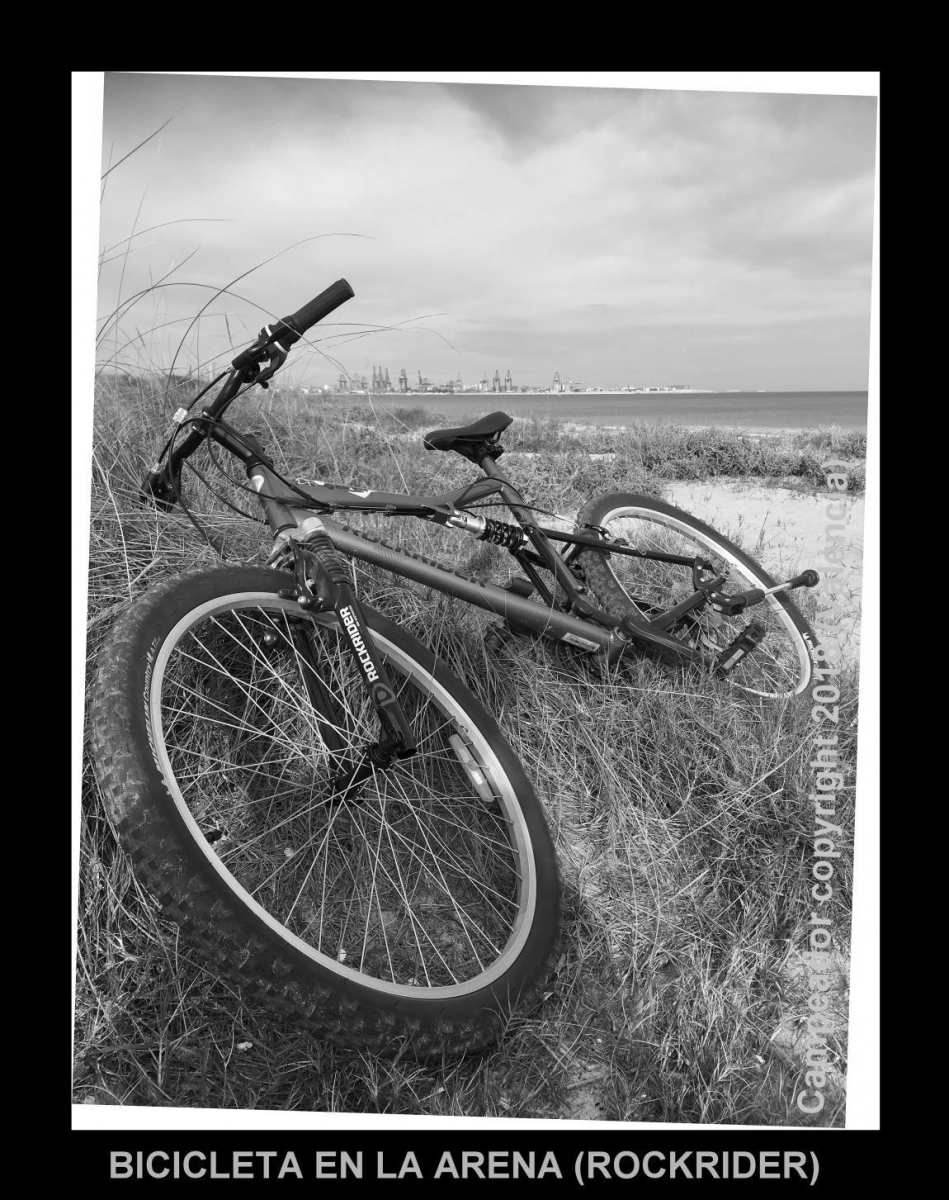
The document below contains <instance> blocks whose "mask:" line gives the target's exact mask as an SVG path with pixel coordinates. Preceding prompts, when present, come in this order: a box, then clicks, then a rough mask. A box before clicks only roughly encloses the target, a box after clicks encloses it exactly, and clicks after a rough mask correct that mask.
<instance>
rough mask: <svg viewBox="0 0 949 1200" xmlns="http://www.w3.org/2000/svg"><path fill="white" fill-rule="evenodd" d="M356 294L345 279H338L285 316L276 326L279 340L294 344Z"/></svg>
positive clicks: (288, 344)
mask: <svg viewBox="0 0 949 1200" xmlns="http://www.w3.org/2000/svg"><path fill="white" fill-rule="evenodd" d="M355 294H356V293H355V292H354V291H353V289H352V288H351V287H350V286H349V284H348V283H347V282H346V280H345V279H337V280H336V282H335V283H331V284H330V285H329V287H328V288H327V289H326V290H325V291H323V292H320V294H319V295H318V296H315V297H314V298H313V299H312V300H311V301H310V302H309V304H304V306H303V307H302V308H300V309H297V311H296V312H295V313H293V315H292V316H289V317H284V318H283V319H282V320H281V321H279V322H278V323H277V324H276V325H275V326H274V332H275V333H276V334H277V338H278V340H279V341H280V342H281V343H282V344H283V345H284V346H292V345H293V343H294V342H297V341H299V340H300V337H301V336H302V335H303V334H304V333H306V331H307V330H308V329H310V328H311V327H312V326H313V325H315V324H316V323H317V321H322V320H323V318H324V317H328V316H329V315H330V313H331V312H333V310H334V309H337V308H339V306H340V305H341V304H345V303H346V301H347V300H351V299H352V298H353V296H355Z"/></svg>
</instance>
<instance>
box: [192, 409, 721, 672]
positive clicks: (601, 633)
mask: <svg viewBox="0 0 949 1200" xmlns="http://www.w3.org/2000/svg"><path fill="white" fill-rule="evenodd" d="M207 436H209V437H211V438H213V439H214V440H215V441H217V442H218V443H220V444H221V445H222V446H224V448H225V449H227V450H228V451H230V452H231V453H232V454H234V455H235V456H236V457H237V458H239V459H241V460H242V461H243V462H244V465H245V468H246V471H247V475H248V477H249V479H250V481H251V484H252V485H253V487H254V488H255V490H256V491H257V493H258V498H259V500H260V503H261V505H262V507H263V510H264V513H265V515H266V518H267V521H268V523H269V525H270V528H271V530H272V532H273V534H274V537H275V538H276V539H277V542H278V547H279V544H280V543H287V542H292V541H293V540H295V539H306V538H307V537H309V536H312V535H313V534H316V533H325V534H326V535H327V536H328V537H329V538H330V540H331V541H332V543H333V545H334V546H335V548H336V549H337V550H339V551H341V552H342V553H343V554H344V555H346V556H347V557H350V558H354V559H358V560H359V561H361V562H366V563H369V564H371V565H373V566H376V567H380V568H382V569H383V570H385V571H389V572H392V573H393V574H395V575H399V576H402V577H404V578H406V579H411V580H414V581H415V582H417V583H421V584H423V585H424V586H426V587H430V588H434V589H435V590H436V591H440V592H443V593H445V594H446V595H449V596H454V597H457V598H458V599H460V600H463V601H465V602H466V603H468V604H472V605H474V606H476V607H478V608H482V609H485V610H487V611H489V612H493V613H496V614H497V615H498V616H500V617H502V618H504V619H505V620H506V621H509V622H515V623H516V624H518V625H522V626H526V627H527V628H528V629H530V630H532V631H533V632H535V633H537V634H539V635H541V636H543V637H547V638H553V639H555V640H558V641H566V642H568V643H570V644H572V645H575V646H579V647H580V648H581V649H584V650H587V651H591V652H595V653H598V654H600V655H602V656H603V657H605V658H606V659H607V661H609V662H612V661H614V660H615V659H616V658H618V657H619V656H620V655H621V654H622V653H623V652H624V651H626V650H628V649H630V648H631V647H636V648H638V649H639V650H640V651H643V652H647V653H650V654H653V655H658V656H660V657H662V658H665V659H668V660H672V661H677V662H680V663H681V662H695V663H699V664H701V665H704V666H706V667H714V666H715V660H714V659H713V658H712V657H711V656H710V655H709V654H707V653H706V652H704V651H703V650H699V649H693V648H692V647H689V646H687V645H686V644H685V643H683V642H681V641H679V640H678V639H677V638H675V637H673V636H671V635H669V634H667V633H665V632H664V631H663V629H662V628H660V627H657V625H655V624H654V623H652V622H650V621H648V620H647V619H646V618H645V617H640V616H637V615H635V614H634V615H630V616H625V617H622V618H618V617H615V616H613V615H612V614H611V613H608V612H606V611H605V610H604V609H601V608H599V607H598V606H596V605H594V604H592V603H591V602H590V601H589V600H588V599H586V597H585V596H584V595H583V592H584V591H585V589H584V588H583V587H582V585H581V584H580V583H579V582H578V580H577V579H576V578H575V576H574V575H573V573H572V571H571V570H570V565H569V564H570V562H571V561H572V558H573V556H575V555H577V554H579V553H580V551H581V550H582V549H583V547H584V546H590V547H598V548H602V546H603V539H602V537H601V536H597V535H595V534H582V533H581V534H567V533H563V532H561V531H559V530H554V529H546V528H542V527H539V526H537V525H536V524H535V523H534V521H533V519H532V517H531V513H530V510H529V509H528V508H527V506H526V502H525V500H524V498H523V497H522V496H521V494H520V493H519V492H518V491H517V489H516V488H515V487H514V485H513V483H512V482H511V480H510V479H509V478H508V477H507V476H506V475H505V474H504V472H503V471H502V470H501V468H500V467H498V465H497V463H496V461H495V460H494V458H493V457H491V456H490V455H488V456H485V457H484V458H483V459H482V460H481V461H480V462H479V464H478V465H479V466H480V467H481V469H482V471H484V478H482V479H478V480H475V481H474V482H473V483H471V484H468V485H466V486H465V487H463V488H461V489H459V490H458V491H457V492H453V493H449V494H447V495H444V496H413V495H407V494H402V493H391V492H377V491H365V492H359V491H354V490H352V489H348V488H338V487H333V486H328V485H325V484H322V483H314V484H310V485H309V486H308V488H307V495H309V496H311V497H312V500H313V502H314V504H316V505H318V506H320V507H324V508H325V510H326V514H327V515H315V514H314V513H313V511H312V510H311V509H305V508H302V507H301V506H300V496H299V495H298V494H296V493H294V492H293V491H292V490H291V489H290V488H288V487H287V486H286V484H285V483H284V482H283V481H282V480H281V479H280V477H279V476H278V475H277V474H276V473H275V472H274V470H273V469H272V467H271V464H270V461H269V459H268V458H267V456H266V454H265V453H264V451H263V448H262V447H261V446H260V445H259V444H258V443H257V442H256V440H255V439H254V438H252V437H248V436H247V435H243V434H241V435H238V434H237V433H236V431H234V430H232V429H231V427H230V426H228V425H226V424H225V423H224V422H223V421H220V420H218V421H216V422H214V423H209V426H208V429H207ZM491 495H497V496H499V497H500V499H501V500H502V501H503V502H504V503H505V504H506V506H507V507H508V509H509V510H510V511H511V513H512V514H513V515H514V517H515V519H516V521H517V522H518V525H519V526H520V530H521V531H522V532H523V537H524V540H523V542H522V544H519V545H518V546H516V547H513V546H509V549H511V552H512V554H513V555H514V557H515V559H517V561H518V562H519V563H520V565H521V566H522V568H523V569H524V570H525V572H526V573H527V574H528V575H529V577H530V579H531V582H532V584H533V587H534V589H536V590H537V593H538V595H539V596H540V598H541V600H542V601H543V603H540V604H538V603H537V602H536V601H532V600H529V599H528V598H527V597H525V596H521V595H519V594H517V593H516V592H513V591H511V590H510V589H509V588H503V587H499V586H497V585H495V584H490V583H487V584H481V583H476V582H475V581H474V580H471V579H468V578H466V577H465V576H463V575H460V574H458V573H457V572H455V571H452V570H449V569H447V568H445V567H441V566H439V565H438V564H437V563H432V562H430V561H428V560H427V559H424V558H422V557H421V556H419V555H415V554H411V553H407V552H405V551H402V550H399V549H397V548H396V547H393V546H389V545H388V544H387V543H385V542H384V541H382V540H381V539H380V538H375V537H373V536H372V535H370V534H368V533H364V532H360V531H357V530H354V529H351V528H349V526H347V525H344V524H341V523H340V522H338V521H336V520H333V519H332V518H331V517H330V516H329V515H328V514H329V512H330V511H333V512H339V511H344V512H356V513H358V512H364V513H370V512H373V513H377V512H383V513H385V514H387V515H390V516H405V517H417V518H420V519H422V520H427V521H432V522H436V523H438V524H443V525H449V526H453V527H455V528H458V529H460V530H466V531H469V532H473V533H476V534H477V533H481V532H483V531H484V529H485V527H486V524H487V522H486V520H485V518H481V517H477V516H476V515H475V514H472V513H467V512H464V511H462V506H463V505H465V504H471V503H474V502H475V501H478V500H483V499H485V498H486V497H487V496H491ZM510 528H511V529H512V530H513V529H514V527H510ZM515 532H516V530H515ZM554 541H557V542H562V543H565V544H566V545H567V546H568V551H567V553H566V555H561V554H559V553H558V552H557V551H556V550H555V549H554V547H553V545H552V544H551V543H552V542H554ZM528 544H529V546H530V549H528ZM610 553H619V554H629V555H632V556H634V557H640V558H657V559H662V560H664V561H671V562H676V563H678V564H680V565H682V566H689V567H692V566H694V564H695V561H696V560H694V559H690V558H683V557H679V556H674V555H658V554H648V553H645V552H642V551H639V550H636V549H635V548H633V547H621V546H614V545H612V544H611V545H610ZM535 566H540V567H544V568H547V569H548V570H550V571H551V573H552V574H553V577H554V581H555V587H554V592H550V591H548V589H547V588H546V587H545V585H544V583H543V581H542V580H541V579H540V577H539V576H538V575H537V572H536V569H535ZM557 587H559V588H560V589H561V590H562V592H563V593H564V596H565V600H564V601H563V602H562V603H559V604H558V602H557V599H556V588H557ZM703 600H704V597H703V595H702V594H701V593H697V594H696V597H695V598H694V599H693V601H691V602H690V603H691V606H692V607H694V606H695V605H696V604H698V603H700V602H703ZM685 607H686V606H683V608H685ZM569 608H572V609H574V610H575V612H576V613H577V614H578V615H574V614H573V613H571V612H569V611H567V610H568V609H569ZM668 616H669V614H663V618H667V617H668ZM663 618H659V620H663Z"/></svg>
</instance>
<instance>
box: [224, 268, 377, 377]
mask: <svg viewBox="0 0 949 1200" xmlns="http://www.w3.org/2000/svg"><path fill="white" fill-rule="evenodd" d="M355 294H356V293H355V292H354V291H353V289H352V288H351V287H350V286H349V284H348V283H347V282H346V280H345V279H337V280H336V282H335V283H331V284H330V285H329V287H328V288H326V289H325V290H324V291H322V292H320V294H319V295H318V296H314V297H313V299H312V300H311V301H310V302H309V303H308V304H304V305H303V307H302V308H298V309H297V311H296V312H295V313H292V314H291V315H290V316H289V317H281V319H280V320H279V321H277V322H276V324H274V325H265V326H264V328H263V329H262V330H261V331H260V336H259V337H258V339H257V341H256V342H254V344H253V345H252V346H249V347H248V348H247V349H246V350H244V351H243V352H242V353H241V354H238V356H237V358H235V359H234V361H233V362H232V363H231V366H232V367H233V368H234V369H235V371H243V370H246V369H247V368H248V367H251V366H253V365H254V364H255V363H257V362H259V361H260V359H261V357H262V356H263V354H264V352H265V350H266V348H267V347H268V346H270V345H275V346H276V347H277V348H278V349H280V350H283V351H284V352H286V351H287V350H289V349H290V347H291V346H292V345H293V344H294V342H298V341H299V340H300V338H301V337H302V336H303V335H304V334H305V333H306V331H307V330H308V329H311V328H312V327H313V326H314V325H315V324H316V323H317V322H318V321H322V320H323V318H324V317H328V316H329V315H330V313H331V312H333V311H334V310H335V309H337V308H339V306H340V305H341V304H345V303H346V301H347V300H351V299H352V298H353V296H355Z"/></svg>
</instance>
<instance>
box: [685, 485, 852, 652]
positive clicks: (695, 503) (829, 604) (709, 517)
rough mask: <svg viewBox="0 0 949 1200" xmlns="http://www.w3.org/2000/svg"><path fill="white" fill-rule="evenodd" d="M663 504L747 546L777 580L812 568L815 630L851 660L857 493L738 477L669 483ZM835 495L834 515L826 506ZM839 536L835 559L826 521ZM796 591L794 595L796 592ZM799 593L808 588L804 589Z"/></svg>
mask: <svg viewBox="0 0 949 1200" xmlns="http://www.w3.org/2000/svg"><path fill="white" fill-rule="evenodd" d="M666 497H667V499H668V501H669V503H670V504H675V505H678V506H679V507H680V508H684V509H685V510H686V511H687V512H690V513H693V514H694V515H695V516H697V517H700V518H701V519H702V520H703V521H706V522H707V523H708V524H709V525H712V526H713V527H714V528H715V529H717V530H719V531H720V532H721V533H724V534H725V536H726V537H728V538H730V539H731V540H732V541H735V542H737V543H738V544H739V545H741V546H742V547H743V548H744V549H745V550H747V551H748V552H749V553H750V554H751V555H752V556H753V557H754V558H756V559H758V560H759V561H760V563H761V565H762V566H763V567H764V568H765V569H766V570H768V571H770V572H771V574H772V575H773V576H774V577H775V578H776V579H782V578H783V579H787V578H789V576H791V575H794V574H796V573H797V572H798V571H802V570H804V568H805V567H813V568H814V570H816V571H817V572H818V573H819V575H820V577H821V582H820V583H819V584H818V586H817V588H815V589H814V592H813V593H812V595H813V597H814V598H815V599H816V602H817V611H816V614H815V615H814V616H813V617H812V619H811V624H812V625H813V627H814V632H815V633H816V634H817V635H818V637H820V638H821V640H822V641H823V642H824V644H825V645H827V646H828V648H829V649H830V651H831V656H832V657H833V651H834V650H836V651H837V652H838V653H839V655H840V656H841V657H846V658H856V657H857V654H858V651H859V646H860V598H861V591H862V583H863V580H862V574H863V512H864V498H863V496H838V495H834V494H831V493H823V494H820V495H812V494H808V493H805V492H800V491H795V490H793V489H792V488H789V487H764V486H762V485H761V484H759V483H753V482H751V481H746V480H741V479H716V480H709V481H707V482H705V483H670V484H668V485H667V487H666ZM837 501H841V502H842V504H843V507H844V510H845V513H844V516H843V517H842V518H841V519H839V520H833V521H832V520H831V519H830V518H829V517H828V515H827V508H828V505H830V504H832V503H836V502H837ZM829 525H834V526H838V525H840V526H843V528H842V529H835V530H834V532H835V533H840V534H841V535H842V538H843V541H842V542H840V543H837V544H838V545H839V546H840V547H841V553H840V558H841V559H842V560H843V561H842V562H841V563H838V562H832V561H829V559H828V549H829V547H830V542H829V535H828V526H829ZM800 594H801V593H799V595H800ZM803 594H804V595H805V596H806V595H807V593H803Z"/></svg>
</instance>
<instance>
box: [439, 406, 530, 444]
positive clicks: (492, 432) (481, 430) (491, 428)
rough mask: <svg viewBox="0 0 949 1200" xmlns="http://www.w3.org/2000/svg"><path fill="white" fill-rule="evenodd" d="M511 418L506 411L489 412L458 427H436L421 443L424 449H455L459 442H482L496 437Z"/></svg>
mask: <svg viewBox="0 0 949 1200" xmlns="http://www.w3.org/2000/svg"><path fill="white" fill-rule="evenodd" d="M513 420H514V418H513V417H509V416H508V415H507V413H503V412H495V413H489V414H488V416H486V417H482V418H481V420H480V421H474V422H472V424H470V425H463V426H462V427H461V428H460V429H436V430H434V431H433V432H432V433H426V435H425V441H424V443H423V444H424V446H425V449H426V450H456V449H458V448H459V443H461V444H464V443H471V442H483V441H485V440H486V439H487V438H494V437H497V435H498V434H499V433H500V432H501V431H502V429H507V427H508V425H510V424H511V422H512V421H513Z"/></svg>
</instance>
